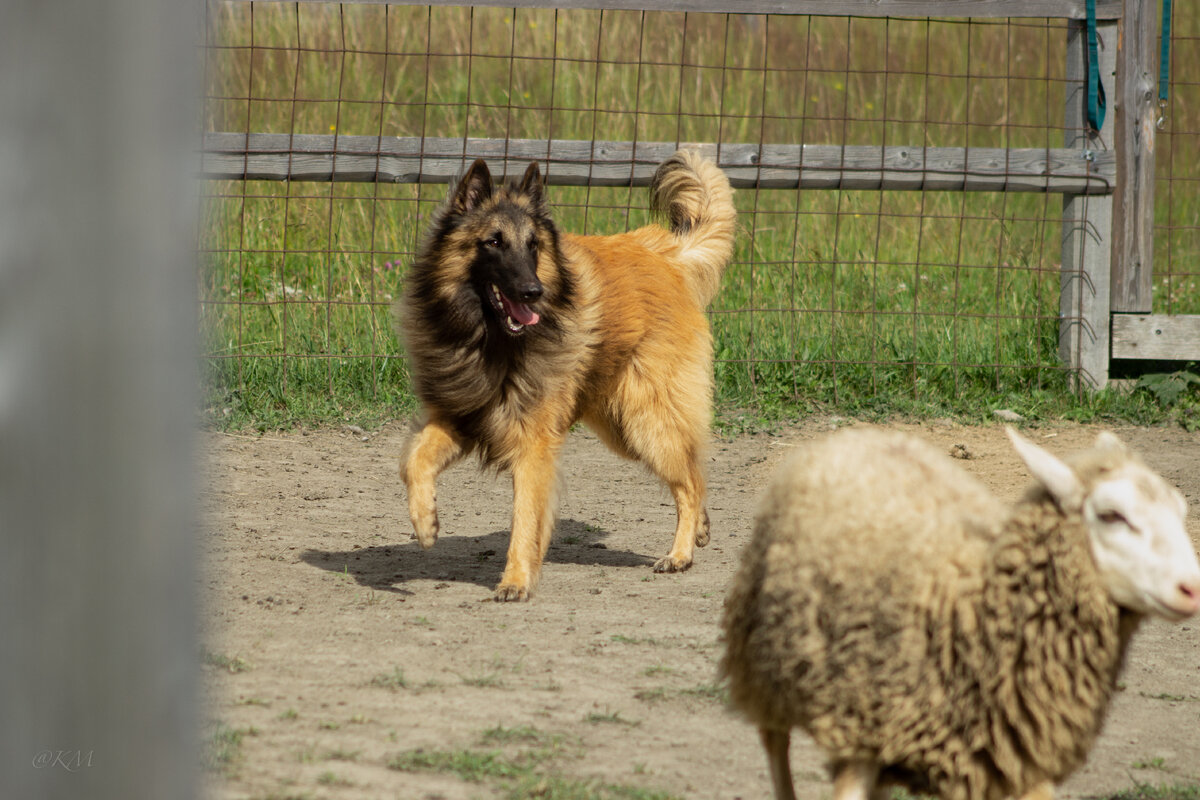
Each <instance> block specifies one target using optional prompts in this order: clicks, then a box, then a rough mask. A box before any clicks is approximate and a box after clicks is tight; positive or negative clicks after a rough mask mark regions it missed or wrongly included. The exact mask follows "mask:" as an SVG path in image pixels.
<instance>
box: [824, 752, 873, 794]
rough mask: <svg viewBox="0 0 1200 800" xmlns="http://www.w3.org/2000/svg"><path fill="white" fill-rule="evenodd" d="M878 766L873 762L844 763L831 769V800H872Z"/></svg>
mask: <svg viewBox="0 0 1200 800" xmlns="http://www.w3.org/2000/svg"><path fill="white" fill-rule="evenodd" d="M878 779H879V765H878V764H876V763H874V762H873V761H844V762H842V763H840V764H836V765H835V766H834V768H833V800H872V798H873V797H875V796H876V793H875V782H876V781H877V780H878Z"/></svg>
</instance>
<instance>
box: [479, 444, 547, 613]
mask: <svg viewBox="0 0 1200 800" xmlns="http://www.w3.org/2000/svg"><path fill="white" fill-rule="evenodd" d="M561 444H562V442H561V441H558V442H547V441H540V442H536V443H533V444H531V445H529V446H525V447H522V448H521V450H520V455H519V456H518V457H517V460H516V462H515V463H514V464H513V467H512V476H513V517H512V536H511V538H510V539H509V542H508V563H507V564H506V565H505V567H504V575H503V576H501V578H500V585H499V586H497V587H496V594H495V599H496V600H497V601H509V600H528V599H529V598H530V596H531V595H532V594H533V590H534V588H535V587H536V586H537V581H538V575H540V574H541V570H542V559H543V558H545V555H546V550H547V549H548V548H549V547H550V536H551V534H552V533H553V532H554V523H555V518H556V515H557V513H558V463H557V462H558V449H559V447H560V446H561Z"/></svg>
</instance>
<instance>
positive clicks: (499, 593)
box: [492, 583, 529, 603]
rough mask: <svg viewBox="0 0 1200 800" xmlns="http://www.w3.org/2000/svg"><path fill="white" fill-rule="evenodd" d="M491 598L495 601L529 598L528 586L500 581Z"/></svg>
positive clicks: (506, 601) (515, 600)
mask: <svg viewBox="0 0 1200 800" xmlns="http://www.w3.org/2000/svg"><path fill="white" fill-rule="evenodd" d="M492 599H493V600H495V601H496V602H497V603H512V602H517V601H523V600H528V599H529V587H528V586H518V585H517V584H515V583H502V584H500V585H499V586H497V587H496V593H495V594H494V595H492Z"/></svg>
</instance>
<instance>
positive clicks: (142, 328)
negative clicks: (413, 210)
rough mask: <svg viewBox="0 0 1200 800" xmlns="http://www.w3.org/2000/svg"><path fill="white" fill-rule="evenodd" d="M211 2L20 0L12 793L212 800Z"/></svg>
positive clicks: (10, 621) (3, 124)
mask: <svg viewBox="0 0 1200 800" xmlns="http://www.w3.org/2000/svg"><path fill="white" fill-rule="evenodd" d="M195 13H196V12H195V9H194V7H192V5H191V4H188V3H159V2H155V0H114V2H108V3H96V2H93V1H92V0H61V2H55V3H42V2H40V1H39V0H16V2H11V3H6V4H5V5H4V8H3V11H0V109H3V112H2V113H0V542H2V543H3V553H2V554H0V797H5V798H39V800H54V799H55V798H63V800H66V799H67V798H72V799H76V798H90V799H93V800H94V799H95V798H101V799H103V800H117V799H118V798H120V800H129V798H167V797H169V798H184V799H185V800H186V798H190V797H195V796H196V793H197V790H196V778H197V769H196V763H197V749H198V748H197V736H196V734H195V729H196V709H197V701H196V691H197V689H196V678H197V673H198V658H199V657H198V653H197V647H196V636H195V610H194V603H193V595H194V593H195V591H196V586H195V582H196V578H197V571H196V568H195V563H196V555H197V553H196V552H195V543H194V538H195V533H196V530H195V526H194V522H195V520H194V516H193V509H192V506H193V500H192V480H191V477H192V472H193V464H192V459H193V447H192V438H193V435H192V431H193V425H194V419H195V411H194V408H195V406H194V402H193V395H194V392H193V386H194V380H193V373H194V372H195V360H194V359H195V353H194V348H193V338H194V330H195V322H194V320H195V315H196V303H195V298H194V294H195V292H194V286H195V280H196V279H195V266H194V262H195V247H194V243H193V241H194V230H195V221H196V219H197V216H196V214H195V208H194V204H193V203H192V202H191V201H190V200H189V197H190V196H191V194H192V188H191V187H192V183H191V181H190V180H189V178H188V175H189V173H191V172H193V171H194V169H195V157H194V154H193V153H192V149H191V147H190V146H188V144H187V142H186V141H185V138H184V137H185V135H187V134H189V133H194V132H196V131H197V129H198V127H199V122H198V117H197V116H194V115H193V113H192V112H193V110H194V108H195V105H196V104H195V103H194V102H193V99H194V98H197V97H198V88H199V87H198V83H197V82H196V81H195V80H194V79H193V77H192V76H193V75H194V72H193V71H192V70H191V69H189V67H188V64H189V62H190V61H191V60H192V59H193V58H194V56H195V52H196V51H195V41H196V39H195V37H194V36H193V35H192V34H193V32H194V22H195V19H194V18H193V15H194V14H195Z"/></svg>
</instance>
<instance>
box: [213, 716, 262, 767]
mask: <svg viewBox="0 0 1200 800" xmlns="http://www.w3.org/2000/svg"><path fill="white" fill-rule="evenodd" d="M257 733H258V731H257V730H256V729H255V728H233V727H230V726H229V725H226V724H225V723H223V722H220V721H218V722H216V723H215V724H214V725H213V729H212V732H211V733H210V734H209V735H208V736H207V737H206V738H205V740H204V766H205V767H206V768H207V769H209V770H212V771H214V772H222V773H225V774H229V773H230V772H232V771H233V770H234V769H235V768H236V766H237V765H238V763H239V762H240V761H241V760H242V740H243V739H244V738H245V737H247V736H254V735H256V734H257Z"/></svg>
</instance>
